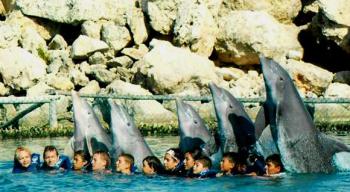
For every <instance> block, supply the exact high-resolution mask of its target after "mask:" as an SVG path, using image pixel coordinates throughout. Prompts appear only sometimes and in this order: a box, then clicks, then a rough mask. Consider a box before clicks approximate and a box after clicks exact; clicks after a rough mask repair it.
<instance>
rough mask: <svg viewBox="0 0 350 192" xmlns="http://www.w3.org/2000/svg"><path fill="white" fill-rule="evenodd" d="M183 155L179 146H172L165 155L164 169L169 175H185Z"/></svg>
mask: <svg viewBox="0 0 350 192" xmlns="http://www.w3.org/2000/svg"><path fill="white" fill-rule="evenodd" d="M184 168H185V167H184V164H183V157H182V154H181V152H180V149H179V148H170V149H168V150H167V151H166V152H165V155H164V169H165V173H166V174H167V175H174V176H184V175H185V169H184Z"/></svg>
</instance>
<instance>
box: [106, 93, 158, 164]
mask: <svg viewBox="0 0 350 192" xmlns="http://www.w3.org/2000/svg"><path fill="white" fill-rule="evenodd" d="M108 103H109V105H110V110H111V111H110V112H111V113H110V115H111V118H110V119H111V124H110V129H111V131H112V140H113V151H114V155H113V156H114V157H117V156H119V155H120V154H121V153H128V154H130V155H132V156H133V157H134V159H135V165H136V166H137V168H138V169H139V170H142V160H143V159H144V158H145V157H147V156H151V155H153V153H152V151H151V149H150V148H149V146H148V145H147V143H146V141H145V139H144V138H143V137H142V135H141V132H140V130H139V129H138V128H137V127H136V125H135V123H134V121H133V119H132V118H131V116H130V115H129V114H128V112H127V111H126V109H125V108H124V107H123V106H121V105H118V104H116V103H115V102H114V101H113V100H112V99H108Z"/></svg>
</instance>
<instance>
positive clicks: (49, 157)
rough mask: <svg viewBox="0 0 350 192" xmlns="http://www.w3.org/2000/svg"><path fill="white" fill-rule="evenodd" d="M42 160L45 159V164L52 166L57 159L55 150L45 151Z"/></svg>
mask: <svg viewBox="0 0 350 192" xmlns="http://www.w3.org/2000/svg"><path fill="white" fill-rule="evenodd" d="M44 161H45V163H46V165H47V166H49V167H54V166H55V164H56V163H57V161H58V155H57V152H56V151H55V150H53V151H46V152H45V155H44Z"/></svg>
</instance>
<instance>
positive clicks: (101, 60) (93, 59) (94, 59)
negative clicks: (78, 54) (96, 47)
mask: <svg viewBox="0 0 350 192" xmlns="http://www.w3.org/2000/svg"><path fill="white" fill-rule="evenodd" d="M106 62H107V59H106V58H105V56H104V55H103V54H102V53H101V52H95V53H94V54H92V55H91V56H90V57H89V63H90V64H102V65H105V64H106Z"/></svg>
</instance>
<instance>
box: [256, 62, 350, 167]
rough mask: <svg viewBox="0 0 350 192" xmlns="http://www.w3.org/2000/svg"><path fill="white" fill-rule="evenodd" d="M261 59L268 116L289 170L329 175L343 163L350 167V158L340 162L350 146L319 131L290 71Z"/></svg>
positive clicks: (283, 159) (346, 154)
mask: <svg viewBox="0 0 350 192" xmlns="http://www.w3.org/2000/svg"><path fill="white" fill-rule="evenodd" d="M259 58H260V63H261V66H262V71H263V76H264V81H265V87H266V103H265V105H264V110H265V112H264V114H266V122H267V124H269V125H270V129H271V134H272V138H273V140H274V141H275V143H276V145H277V149H278V151H279V152H280V155H281V159H282V162H283V164H284V166H285V168H286V170H287V171H290V172H297V173H310V172H314V173H317V172H324V173H329V172H332V171H335V170H337V166H343V165H339V163H342V164H350V162H349V161H350V159H349V158H348V159H347V161H345V162H344V161H343V162H339V161H337V160H339V159H341V158H339V155H341V156H348V155H349V153H344V151H346V152H349V151H350V149H349V147H348V146H347V145H345V144H343V143H341V142H339V141H336V140H334V139H332V138H330V137H328V136H327V135H324V134H322V133H320V132H319V131H318V130H317V129H316V127H315V125H314V123H313V121H312V118H311V116H310V114H309V112H308V111H307V109H306V107H305V105H304V103H303V101H302V99H301V97H300V96H299V94H298V91H297V89H296V88H295V86H294V84H293V81H292V79H291V78H290V76H289V75H288V73H287V71H285V70H284V69H283V68H282V67H281V66H280V65H279V64H278V63H276V62H275V61H273V60H271V59H267V58H265V57H263V56H259ZM340 152H342V153H340ZM336 164H337V165H336ZM343 167H344V166H343Z"/></svg>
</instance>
